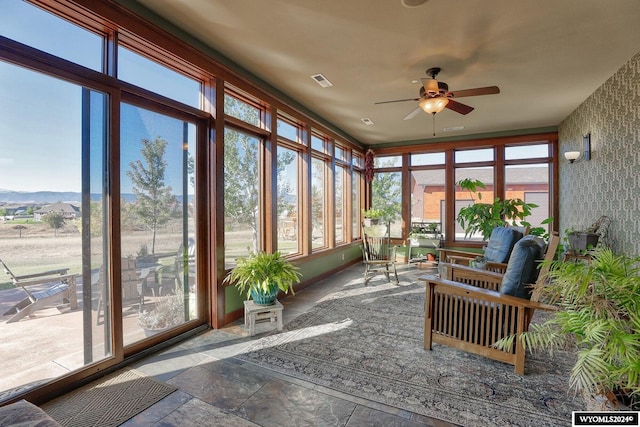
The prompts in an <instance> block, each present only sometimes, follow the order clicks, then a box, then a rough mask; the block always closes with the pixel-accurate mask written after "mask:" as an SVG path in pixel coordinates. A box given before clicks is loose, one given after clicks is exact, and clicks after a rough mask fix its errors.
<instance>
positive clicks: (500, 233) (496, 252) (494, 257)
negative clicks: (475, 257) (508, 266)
mask: <svg viewBox="0 0 640 427" xmlns="http://www.w3.org/2000/svg"><path fill="white" fill-rule="evenodd" d="M520 239H522V233H521V232H520V231H518V230H516V229H514V228H510V227H496V228H494V229H493V231H492V232H491V237H489V242H488V243H487V249H485V251H484V259H485V260H487V262H501V263H505V262H507V261H508V260H509V256H510V255H511V251H512V250H513V245H515V244H516V242H517V241H518V240H520Z"/></svg>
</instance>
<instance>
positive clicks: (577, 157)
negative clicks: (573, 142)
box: [564, 133, 591, 163]
mask: <svg viewBox="0 0 640 427" xmlns="http://www.w3.org/2000/svg"><path fill="white" fill-rule="evenodd" d="M583 142H584V151H583V152H580V151H567V152H566V153H564V158H565V159H567V160H569V163H576V162H581V161H582V160H591V134H590V133H588V134H586V135H585V136H584V138H583Z"/></svg>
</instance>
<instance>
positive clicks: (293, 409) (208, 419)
mask: <svg viewBox="0 0 640 427" xmlns="http://www.w3.org/2000/svg"><path fill="white" fill-rule="evenodd" d="M407 268H413V269H415V268H416V267H415V265H411V266H406V265H403V266H400V267H399V273H400V272H401V271H400V269H407ZM363 271H364V269H363V268H362V266H361V265H356V266H353V267H350V268H348V269H346V270H344V271H342V272H340V273H337V274H335V275H333V276H331V277H330V278H328V279H325V280H323V281H322V282H319V283H318V284H316V285H313V286H310V287H308V288H306V289H303V290H301V291H299V292H297V293H296V294H295V296H288V297H287V298H284V299H282V300H281V302H282V304H283V305H284V307H285V309H284V316H283V318H284V322H285V324H286V323H287V322H288V321H290V320H291V319H293V318H295V317H296V316H298V315H300V314H301V313H304V312H306V311H307V310H309V309H311V308H312V307H313V306H314V304H316V303H317V302H319V301H320V300H321V299H322V298H323V297H324V296H325V295H328V294H330V293H332V292H335V291H337V290H340V289H341V288H343V287H345V286H362V273H363ZM373 280H386V279H385V278H384V276H383V275H379V276H376V277H375V278H374V279H373ZM270 330H272V325H270V324H269V323H268V322H267V323H262V324H258V325H256V331H257V333H256V336H254V337H250V336H249V334H248V332H247V330H246V329H245V328H244V325H243V321H242V320H240V321H238V322H235V323H234V324H232V325H229V326H228V327H225V328H222V329H220V330H214V331H208V332H205V333H203V334H200V335H198V336H197V337H195V338H192V339H190V340H188V341H185V342H183V343H181V344H178V345H176V346H174V347H172V348H170V349H167V350H165V351H162V352H160V353H157V354H155V355H153V356H150V357H148V358H146V359H144V360H142V361H139V362H137V363H136V364H134V365H133V368H135V369H137V370H138V371H140V372H142V373H145V374H147V375H150V376H153V377H155V378H156V379H158V380H161V381H165V382H167V383H169V384H173V385H175V386H176V387H177V388H178V391H176V392H174V393H172V394H171V395H169V396H167V397H166V398H165V399H163V400H161V401H160V402H158V403H156V404H155V405H153V406H152V407H150V408H149V409H147V410H146V411H144V412H142V413H140V414H138V415H137V416H136V417H134V418H132V419H130V420H129V421H127V422H126V423H124V424H123V426H126V427H134V426H145V427H146V426H181V427H187V426H233V427H236V426H265V427H266V426H278V427H282V426H347V427H355V426H384V427H389V426H434V427H444V426H453V424H451V423H448V422H443V421H440V420H436V419H433V418H429V417H425V416H423V415H420V414H415V413H412V412H408V411H405V410H401V409H398V408H394V407H390V406H386V405H382V404H380V403H377V402H373V401H369V400H366V399H362V398H360V397H358V396H354V395H349V394H345V393H342V392H337V391H334V390H330V389H328V388H325V387H321V386H318V385H315V384H312V383H309V382H306V381H301V380H298V379H295V378H291V377H287V376H285V375H282V374H278V373H276V372H273V371H270V370H267V369H264V368H259V367H257V366H255V365H252V364H247V363H243V362H240V361H238V360H236V359H233V358H232V356H233V355H235V354H238V353H239V352H242V351H243V349H244V348H246V346H248V345H249V344H250V343H251V342H252V341H253V340H254V339H257V338H259V337H260V336H262V335H263V334H265V333H267V332H268V331H270Z"/></svg>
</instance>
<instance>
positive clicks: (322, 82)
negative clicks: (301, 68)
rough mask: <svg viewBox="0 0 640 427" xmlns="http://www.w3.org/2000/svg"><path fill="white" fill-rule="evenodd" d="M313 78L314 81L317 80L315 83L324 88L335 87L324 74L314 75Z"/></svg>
mask: <svg viewBox="0 0 640 427" xmlns="http://www.w3.org/2000/svg"><path fill="white" fill-rule="evenodd" d="M311 78H312V79H313V80H315V82H316V83H318V84H319V85H320V86H322V87H331V86H333V83H331V82H330V81H329V79H327V78H326V77H325V76H323V75H322V74H314V75H313V76H311Z"/></svg>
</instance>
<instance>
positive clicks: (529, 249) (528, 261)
mask: <svg viewBox="0 0 640 427" xmlns="http://www.w3.org/2000/svg"><path fill="white" fill-rule="evenodd" d="M544 246H545V244H544V240H542V239H541V238H540V237H538V236H525V237H523V238H522V239H520V240H518V241H517V242H516V244H515V246H514V247H513V251H512V252H511V257H510V258H509V263H508V264H507V271H505V273H504V276H503V277H502V284H501V286H500V293H501V294H505V295H512V296H514V297H519V298H525V299H529V298H531V288H530V286H529V285H532V284H534V283H535V282H536V280H537V279H538V262H537V261H540V260H541V259H542V257H543V256H544Z"/></svg>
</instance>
